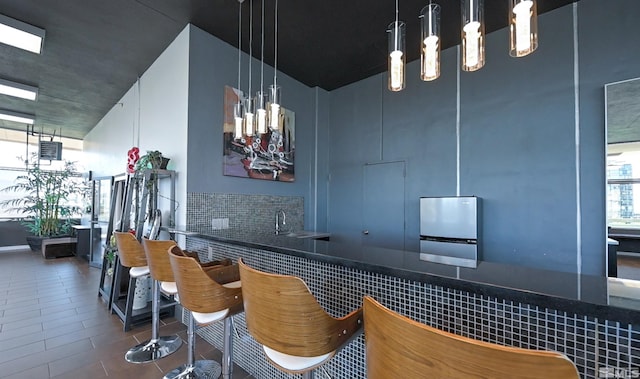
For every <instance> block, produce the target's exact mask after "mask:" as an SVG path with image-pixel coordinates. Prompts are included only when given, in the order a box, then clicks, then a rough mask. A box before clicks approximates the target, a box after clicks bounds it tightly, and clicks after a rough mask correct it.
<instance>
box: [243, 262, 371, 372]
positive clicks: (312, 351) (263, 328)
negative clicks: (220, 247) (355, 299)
mask: <svg viewBox="0 0 640 379" xmlns="http://www.w3.org/2000/svg"><path fill="white" fill-rule="evenodd" d="M238 265H239V266H240V277H241V280H242V295H243V297H244V309H245V316H246V320H247V329H248V330H249V333H251V335H252V336H253V338H255V340H256V341H258V343H260V344H262V345H263V350H264V352H265V355H266V356H267V358H268V359H269V360H270V361H271V362H272V363H273V364H274V365H275V366H276V367H278V368H279V369H280V370H281V371H284V372H288V373H302V374H303V375H305V376H306V377H310V375H311V374H312V371H313V370H314V369H315V368H316V367H318V366H320V365H322V364H323V363H325V362H326V361H328V360H329V359H331V357H333V356H334V355H335V354H336V352H337V351H338V350H339V349H341V348H342V347H344V346H345V345H346V344H347V343H348V342H349V341H351V339H352V338H354V337H355V336H357V335H358V332H359V331H360V329H361V327H362V309H361V308H360V309H357V310H355V311H352V312H351V313H349V314H348V315H346V316H344V317H340V318H334V317H333V316H331V315H330V314H328V313H327V312H326V311H325V310H324V309H323V308H322V306H320V304H318V301H317V300H316V298H315V296H313V294H312V293H311V291H309V288H308V287H307V285H306V284H305V282H304V281H303V280H302V279H300V278H298V277H295V276H290V275H279V274H271V273H266V272H262V271H259V270H256V269H254V268H251V267H249V266H247V265H246V264H245V263H244V262H243V261H242V259H240V260H238Z"/></svg>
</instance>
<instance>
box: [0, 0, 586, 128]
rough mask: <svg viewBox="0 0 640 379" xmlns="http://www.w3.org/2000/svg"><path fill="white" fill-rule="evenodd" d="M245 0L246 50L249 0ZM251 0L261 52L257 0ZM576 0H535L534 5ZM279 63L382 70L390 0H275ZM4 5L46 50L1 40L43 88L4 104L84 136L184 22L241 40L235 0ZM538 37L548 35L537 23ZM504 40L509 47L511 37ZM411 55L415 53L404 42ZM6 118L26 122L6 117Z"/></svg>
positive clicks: (449, 11) (337, 72) (268, 37)
mask: <svg viewBox="0 0 640 379" xmlns="http://www.w3.org/2000/svg"><path fill="white" fill-rule="evenodd" d="M250 1H252V0H245V1H244V3H243V5H242V7H243V44H242V45H243V50H244V51H248V50H249V48H248V45H249V43H248V29H249V22H248V20H249V2H250ZM253 2H254V5H253V7H254V48H253V52H254V56H256V57H258V58H259V46H260V44H259V28H260V25H259V20H260V10H261V0H253ZM265 2H266V5H265V10H266V23H265V28H266V32H265V62H267V63H268V64H273V56H274V54H273V26H274V23H273V10H274V5H275V0H265ZM437 2H438V3H439V4H440V5H441V6H442V33H441V34H442V46H443V48H447V47H451V46H454V45H456V44H458V43H459V39H460V32H459V29H460V0H439V1H437ZM508 2H509V0H486V1H485V18H486V32H487V33H489V32H491V31H494V30H497V29H500V28H503V27H505V26H506V25H507V13H508ZM572 2H574V0H538V13H539V14H541V13H544V12H548V11H550V10H553V9H555V8H559V7H561V6H564V5H567V4H570V3H572ZM427 3H428V1H427V0H400V2H399V8H400V20H403V21H405V22H406V23H407V46H417V45H418V43H419V42H418V41H419V33H420V32H419V27H420V26H419V25H420V24H419V20H418V14H419V12H420V10H421V9H422V7H423V6H424V5H425V4H427ZM278 11H279V22H278V28H279V40H278V69H279V70H280V71H281V72H284V73H286V74H287V75H289V76H291V77H293V78H295V79H297V80H298V81H300V82H302V83H304V84H306V85H308V86H312V87H313V86H319V87H321V88H324V89H326V90H332V89H335V88H338V87H341V86H344V85H346V84H349V83H352V82H355V81H358V80H361V79H363V78H366V77H368V76H371V75H373V74H377V73H379V72H382V71H385V70H386V65H387V63H386V55H387V36H386V33H385V30H386V28H387V25H388V24H389V23H390V22H391V21H393V19H394V13H395V3H394V1H393V0H386V1H371V0H351V1H344V0H321V1H302V0H279V2H278ZM0 13H1V14H4V15H6V16H9V17H12V18H15V19H18V20H20V21H23V22H26V23H28V24H32V25H34V26H37V27H40V28H43V29H45V30H46V37H45V42H44V49H43V53H42V54H41V55H37V54H33V53H29V52H26V51H22V50H19V49H16V48H13V47H10V46H5V45H1V44H0V78H4V79H8V80H13V81H17V82H21V83H25V84H30V85H35V86H38V87H39V88H40V93H39V97H38V101H37V102H31V101H28V100H22V99H16V98H12V97H9V96H4V95H0V109H8V110H13V111H17V112H23V113H30V114H35V115H36V121H35V129H36V130H37V131H40V130H43V131H44V132H45V133H53V132H54V131H55V132H56V133H57V134H60V133H61V134H62V135H63V136H65V137H71V138H78V139H82V138H83V137H84V136H85V135H86V134H87V133H88V132H89V131H90V130H91V128H93V127H94V126H95V125H96V124H97V122H98V121H99V120H100V119H101V118H102V117H103V116H104V115H105V114H106V113H107V112H108V111H109V110H110V109H111V107H113V105H114V104H115V103H116V102H117V101H118V100H119V99H120V98H121V97H122V96H123V95H124V94H125V92H126V91H127V90H128V89H129V88H130V87H131V86H132V85H133V84H134V83H135V81H136V79H137V78H138V77H139V76H141V75H142V74H143V73H144V72H145V70H146V69H147V68H148V67H149V66H150V65H151V64H152V63H153V61H154V60H155V59H156V58H157V57H158V56H159V55H160V53H161V52H162V51H163V50H164V49H165V48H166V47H167V46H168V45H169V44H170V43H171V41H172V40H173V39H174V38H175V37H176V36H177V34H178V33H179V32H180V31H181V30H182V29H184V27H185V26H186V25H187V23H192V24H194V25H196V26H198V27H199V28H201V29H203V30H205V31H207V32H209V33H211V34H213V35H214V36H217V37H218V38H220V39H222V40H224V41H226V42H228V43H230V44H232V45H234V46H237V39H238V1H237V0H0ZM540 35H541V37H540V43H541V44H542V43H545V38H552V37H551V36H545V35H544V31H540ZM505 49H506V47H505ZM408 50H409V51H408V52H407V60H408V61H412V60H414V59H417V58H419V57H418V49H413V50H412V49H408ZM0 127H4V128H9V129H18V130H25V128H26V126H25V125H23V124H16V123H12V122H2V121H0Z"/></svg>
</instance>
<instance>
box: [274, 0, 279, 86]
mask: <svg viewBox="0 0 640 379" xmlns="http://www.w3.org/2000/svg"><path fill="white" fill-rule="evenodd" d="M273 34H274V35H275V41H274V44H273V46H274V49H273V51H274V58H273V88H276V85H277V80H278V0H276V10H275V25H274V33H273Z"/></svg>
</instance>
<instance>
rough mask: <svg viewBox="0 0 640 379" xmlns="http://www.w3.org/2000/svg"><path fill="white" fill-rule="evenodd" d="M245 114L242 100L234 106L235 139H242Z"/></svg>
mask: <svg viewBox="0 0 640 379" xmlns="http://www.w3.org/2000/svg"><path fill="white" fill-rule="evenodd" d="M243 113H244V105H243V104H242V99H241V98H239V99H238V102H237V103H235V104H234V105H233V121H234V133H233V138H234V139H242V115H243Z"/></svg>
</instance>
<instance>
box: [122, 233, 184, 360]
mask: <svg viewBox="0 0 640 379" xmlns="http://www.w3.org/2000/svg"><path fill="white" fill-rule="evenodd" d="M114 234H115V236H116V244H117V245H118V254H119V255H120V257H121V262H122V264H123V265H124V266H127V267H130V269H129V277H130V281H129V292H128V296H127V306H126V312H125V330H126V327H127V323H128V321H129V320H130V318H131V307H130V306H129V305H130V303H132V300H130V299H129V297H132V289H133V288H134V287H135V280H134V279H135V278H139V277H141V276H145V275H151V278H152V279H153V286H152V288H151V292H152V295H153V296H152V302H151V339H149V340H147V341H145V342H143V343H141V344H138V345H136V346H134V347H132V348H131V349H129V350H128V351H127V353H126V354H125V360H126V361H127V362H130V363H145V362H150V361H155V360H157V359H161V358H164V357H166V356H168V355H170V354H173V353H174V352H176V351H177V350H178V349H179V348H180V346H181V345H182V339H181V338H180V336H178V335H177V334H173V335H170V336H159V335H158V332H159V329H160V295H159V289H158V287H159V285H158V281H157V280H156V278H155V276H154V274H155V270H154V266H153V264H151V263H150V262H152V260H148V259H147V255H148V254H147V252H146V251H145V250H146V247H145V246H143V245H141V244H140V243H139V242H138V240H137V239H136V237H135V236H134V235H133V234H131V233H122V232H115V233H114ZM163 242H164V241H163ZM165 251H166V248H165ZM174 305H175V304H168V305H167V306H169V307H171V306H174Z"/></svg>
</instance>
